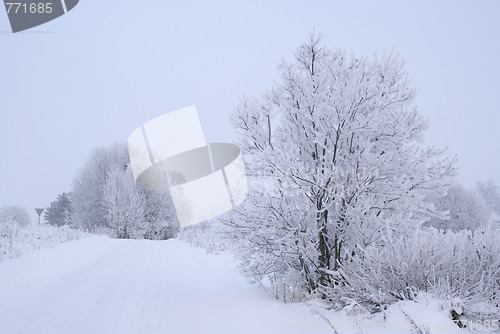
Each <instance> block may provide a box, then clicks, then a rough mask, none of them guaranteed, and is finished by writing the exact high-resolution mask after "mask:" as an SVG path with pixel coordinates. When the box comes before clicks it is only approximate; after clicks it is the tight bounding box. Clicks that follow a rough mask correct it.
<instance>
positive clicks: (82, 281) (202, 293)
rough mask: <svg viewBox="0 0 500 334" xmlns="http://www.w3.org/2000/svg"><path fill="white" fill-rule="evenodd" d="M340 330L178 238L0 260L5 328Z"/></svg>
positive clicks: (74, 246) (65, 247) (87, 245)
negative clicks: (332, 328) (270, 292)
mask: <svg viewBox="0 0 500 334" xmlns="http://www.w3.org/2000/svg"><path fill="white" fill-rule="evenodd" d="M311 328H314V332H315V333H332V330H331V328H329V327H328V325H327V324H326V322H324V321H322V320H320V319H319V318H318V317H317V316H315V315H313V314H312V313H310V312H309V310H308V307H307V306H306V305H304V304H282V303H281V302H279V301H277V300H274V299H272V298H270V297H269V296H268V295H266V294H265V293H264V292H263V291H262V290H261V289H259V288H258V287H257V286H254V285H250V284H248V283H247V282H246V280H245V279H244V278H243V277H242V276H241V275H240V274H239V273H238V272H237V271H236V269H235V264H234V262H233V260H232V259H231V257H230V256H220V255H207V254H205V252H204V251H203V250H202V249H195V248H192V247H191V246H189V245H187V244H185V243H184V242H181V241H178V240H168V241H146V240H144V241H140V240H113V239H106V238H103V237H90V238H85V239H82V240H78V241H72V242H68V243H65V244H61V245H58V246H56V247H53V248H50V249H44V250H39V251H36V252H33V253H31V254H27V255H24V256H23V257H22V258H20V259H12V260H7V261H4V262H0V333H9V334H10V333H40V334H42V333H51V334H55V333H197V334H198V333H204V334H205V333H206V334H208V333H214V334H215V333H217V334H223V333H311V330H310V329H311Z"/></svg>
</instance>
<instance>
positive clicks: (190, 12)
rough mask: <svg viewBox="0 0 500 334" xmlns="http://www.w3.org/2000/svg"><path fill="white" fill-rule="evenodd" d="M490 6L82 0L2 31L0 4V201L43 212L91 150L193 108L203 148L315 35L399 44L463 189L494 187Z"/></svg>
mask: <svg viewBox="0 0 500 334" xmlns="http://www.w3.org/2000/svg"><path fill="white" fill-rule="evenodd" d="M499 15H500V1H496V0H489V1H488V0H484V1H483V0H473V1H472V0H471V1H459V0H451V1H422V0H419V1H375V0H368V1H300V2H299V1H269V0H268V1H257V0H252V1H244V2H243V1H234V0H232V1H161V0H149V1H140V2H139V1H130V0H106V1H88V0H81V1H80V3H79V5H78V6H77V7H75V8H74V9H73V10H72V11H71V12H69V13H68V14H66V15H64V16H62V17H60V18H59V19H56V20H54V21H52V22H49V23H47V24H45V25H43V26H39V27H36V28H34V29H31V30H29V31H27V32H23V33H17V34H12V33H11V32H10V26H9V23H8V20H7V14H6V13H5V11H3V10H1V9H0V51H1V52H0V73H1V74H0V117H1V118H0V119H1V123H0V124H1V130H0V159H1V163H0V172H1V173H0V175H1V178H2V182H1V186H0V187H1V188H0V206H4V205H12V204H18V205H22V206H24V207H26V208H27V209H28V210H29V211H30V212H31V213H32V214H33V215H35V213H34V210H33V208H34V207H46V206H48V205H50V202H51V201H53V200H54V199H55V198H56V197H57V195H58V194H59V193H61V192H63V191H69V190H70V189H71V182H72V180H73V178H74V176H75V175H76V173H77V172H78V170H79V169H80V168H81V167H82V166H83V164H84V163H85V161H86V159H87V157H88V155H89V154H90V152H91V151H92V149H94V148H95V147H98V146H105V145H109V144H111V143H113V142H126V140H127V137H128V135H129V134H130V133H131V132H132V131H133V130H134V129H135V128H136V127H137V126H139V125H140V124H142V123H144V122H145V121H148V120H150V119H152V118H154V117H156V116H159V115H161V114H164V113H166V112H168V111H172V110H175V109H178V108H181V107H185V106H189V105H193V104H194V105H196V106H197V108H198V112H199V114H200V118H201V121H202V124H203V126H204V130H205V135H206V137H207V139H208V140H209V141H212V142H217V141H219V142H220V141H224V142H226V141H234V139H235V134H234V132H233V130H232V129H231V127H230V126H229V123H228V115H229V113H230V112H231V111H232V110H233V108H234V106H235V105H236V104H237V103H238V100H239V98H241V97H242V96H243V95H249V96H252V95H258V94H260V92H262V91H263V90H264V89H266V88H269V87H271V86H272V84H273V82H274V81H276V80H277V79H278V76H277V72H276V65H277V63H278V62H279V61H280V60H281V59H283V58H290V56H291V55H292V52H293V50H294V49H295V48H296V47H297V46H298V45H299V44H300V43H301V42H303V41H305V40H306V39H307V38H308V36H309V34H310V33H311V32H312V31H316V32H317V33H321V34H323V35H324V38H323V42H324V43H325V44H326V45H327V46H328V47H336V48H337V47H338V48H342V49H344V50H346V51H347V52H348V53H351V52H352V53H354V54H355V55H356V56H363V55H371V54H373V53H375V52H376V53H378V54H382V53H383V52H384V51H386V50H395V52H397V53H399V54H400V55H401V57H402V58H404V59H405V61H406V65H407V68H408V70H409V72H410V75H411V77H412V80H413V83H414V85H416V86H418V87H419V89H420V91H419V95H418V97H417V100H416V104H417V105H418V107H419V110H420V111H421V112H422V113H424V114H425V115H426V116H427V117H428V118H429V120H430V122H431V129H430V130H429V131H428V133H427V137H426V143H428V144H432V145H436V146H438V147H448V148H449V150H448V152H449V154H450V155H458V159H459V167H460V172H461V174H460V179H461V181H462V182H463V183H464V184H466V185H468V186H472V185H475V183H476V182H477V181H485V180H488V179H491V180H493V181H494V182H495V183H497V184H498V185H500V175H499V171H500V156H499V149H498V148H497V144H498V143H500V131H499V130H500V107H499V106H500V65H499V61H500V19H499V17H500V16H499Z"/></svg>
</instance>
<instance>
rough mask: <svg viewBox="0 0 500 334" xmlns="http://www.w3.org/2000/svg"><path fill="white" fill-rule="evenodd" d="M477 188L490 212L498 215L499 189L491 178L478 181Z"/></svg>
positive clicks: (499, 208) (499, 207)
mask: <svg viewBox="0 0 500 334" xmlns="http://www.w3.org/2000/svg"><path fill="white" fill-rule="evenodd" d="M477 189H478V191H479V193H480V194H481V195H483V197H484V199H485V200H486V204H487V205H488V208H489V209H490V211H491V212H492V213H495V214H497V215H498V216H500V189H499V188H498V186H497V185H496V184H494V183H493V182H492V181H491V180H490V181H488V182H484V183H483V182H479V183H478V184H477Z"/></svg>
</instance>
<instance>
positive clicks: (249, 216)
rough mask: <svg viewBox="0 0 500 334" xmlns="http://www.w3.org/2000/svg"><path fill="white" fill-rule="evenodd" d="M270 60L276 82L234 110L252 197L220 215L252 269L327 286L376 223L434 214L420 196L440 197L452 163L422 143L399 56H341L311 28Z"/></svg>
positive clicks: (407, 228)
mask: <svg viewBox="0 0 500 334" xmlns="http://www.w3.org/2000/svg"><path fill="white" fill-rule="evenodd" d="M279 70H280V74H281V82H280V83H279V84H277V85H275V87H273V88H272V89H271V90H268V91H267V92H266V93H265V94H264V95H263V96H262V97H261V98H259V99H244V100H243V101H242V103H241V104H240V105H239V106H238V107H237V108H236V110H235V112H234V113H233V114H232V115H231V121H232V124H233V125H234V126H235V128H236V129H237V131H238V132H239V134H240V138H241V147H242V150H243V151H244V154H245V159H246V163H247V170H248V174H249V178H250V198H249V199H248V200H247V201H246V203H245V204H244V205H243V206H242V207H241V208H240V209H239V210H237V212H235V213H234V214H233V215H232V216H231V217H230V218H229V219H228V221H227V223H228V224H230V225H232V226H234V227H235V229H234V231H235V233H236V234H237V235H238V237H239V239H240V240H243V243H244V244H243V245H242V247H241V248H240V249H241V255H242V258H243V260H244V262H243V266H244V268H245V269H246V272H247V273H248V274H249V275H250V276H252V277H255V278H260V277H262V276H267V277H268V278H270V279H271V281H272V282H273V283H274V284H275V286H276V284H278V283H279V282H284V286H287V287H292V286H293V289H292V290H294V291H296V290H297V289H299V290H301V291H303V293H304V294H310V293H313V292H318V293H320V294H321V295H323V296H324V295H325V294H324V292H325V291H326V290H328V289H331V288H333V287H334V286H336V285H338V284H341V283H342V280H343V279H344V278H342V277H339V275H338V269H339V267H340V266H341V264H342V263H344V262H346V261H347V260H348V259H349V258H352V257H355V256H359V255H360V254H361V253H362V249H364V248H365V247H367V246H369V245H372V244H375V243H380V242H382V241H383V240H382V238H381V235H382V233H383V232H384V233H387V232H389V233H392V234H394V235H407V234H410V233H411V231H412V229H414V228H417V227H419V226H420V225H421V224H422V223H423V222H424V221H425V220H426V219H428V217H429V216H436V215H439V214H440V213H439V212H437V211H436V210H435V208H434V206H433V204H432V203H430V202H428V201H426V200H425V199H426V195H427V194H430V193H431V194H432V193H437V194H441V195H443V194H444V193H445V192H446V188H447V187H448V185H449V184H450V183H451V182H452V180H453V178H454V176H455V174H456V168H455V166H454V161H452V160H450V159H447V158H445V157H442V151H440V150H437V149H435V148H423V147H422V146H421V144H420V141H421V139H422V135H423V133H424V131H425V130H426V129H427V127H428V124H427V121H426V120H425V119H424V117H423V116H422V115H421V114H420V113H419V112H418V110H417V108H416V107H415V106H413V101H414V97H415V94H416V89H415V88H413V87H412V86H411V85H410V80H409V77H408V73H407V71H406V70H405V68H404V64H403V61H401V60H400V59H399V58H398V57H395V56H393V55H392V54H387V55H384V56H383V57H382V58H380V59H379V58H376V57H374V58H373V59H369V58H355V57H351V58H349V57H347V56H346V55H345V52H344V51H342V50H328V49H326V48H324V47H323V46H322V45H321V42H320V39H319V38H315V37H314V36H312V37H311V39H310V40H309V41H308V42H307V43H304V44H302V45H301V46H300V47H299V48H298V49H297V51H296V52H295V59H294V61H293V62H292V63H286V62H283V63H282V64H281V65H280V66H279ZM294 298H296V297H294Z"/></svg>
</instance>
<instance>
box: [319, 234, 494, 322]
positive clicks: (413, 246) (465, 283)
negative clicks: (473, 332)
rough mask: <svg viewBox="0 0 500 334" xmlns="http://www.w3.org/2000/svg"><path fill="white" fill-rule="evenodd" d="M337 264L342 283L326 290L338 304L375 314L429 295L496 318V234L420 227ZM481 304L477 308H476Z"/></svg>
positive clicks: (387, 239) (390, 238) (468, 312)
mask: <svg viewBox="0 0 500 334" xmlns="http://www.w3.org/2000/svg"><path fill="white" fill-rule="evenodd" d="M362 254H363V255H362V256H360V257H354V258H353V260H352V261H348V262H346V263H344V264H343V265H342V268H341V270H339V272H338V274H339V275H342V277H343V278H344V280H343V281H342V282H343V283H342V284H341V285H339V286H338V287H336V288H335V289H331V290H330V295H329V297H330V298H334V299H335V300H339V301H341V303H340V304H341V305H346V304H353V303H354V304H359V305H361V306H362V307H364V308H368V309H370V310H380V309H382V308H383V307H384V306H386V305H388V304H391V303H393V302H395V301H397V300H404V299H409V300H412V299H414V298H415V297H416V296H417V293H418V292H422V291H424V292H430V293H432V294H434V295H436V296H438V297H440V298H442V299H445V300H449V301H450V302H453V303H454V307H457V308H461V309H462V310H464V312H465V313H467V314H472V315H477V316H493V315H497V316H498V315H500V313H499V312H500V308H499V303H500V296H499V294H498V291H500V231H499V230H498V229H497V230H495V229H491V228H488V229H485V230H476V231H460V232H451V231H446V232H444V231H439V230H436V229H425V230H422V231H419V232H418V233H416V234H415V235H414V236H413V237H412V238H407V237H392V236H387V235H386V236H385V238H384V242H383V244H380V245H377V244H373V245H370V246H368V247H366V248H365V249H363V250H362ZM479 305H482V307H481V309H478V306H479Z"/></svg>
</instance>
